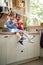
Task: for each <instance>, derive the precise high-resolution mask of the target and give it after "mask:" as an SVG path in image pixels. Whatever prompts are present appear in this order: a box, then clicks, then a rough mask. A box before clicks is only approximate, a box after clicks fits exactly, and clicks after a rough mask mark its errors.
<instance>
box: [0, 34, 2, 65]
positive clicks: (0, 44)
mask: <svg viewBox="0 0 43 65" xmlns="http://www.w3.org/2000/svg"><path fill="white" fill-rule="evenodd" d="M1 40H2V39H1V35H0V65H1V55H2V42H1Z"/></svg>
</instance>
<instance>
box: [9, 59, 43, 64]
mask: <svg viewBox="0 0 43 65" xmlns="http://www.w3.org/2000/svg"><path fill="white" fill-rule="evenodd" d="M9 65H16V64H9ZM18 65H43V59H39V60H35V61H32V62H28V63H23V64H18Z"/></svg>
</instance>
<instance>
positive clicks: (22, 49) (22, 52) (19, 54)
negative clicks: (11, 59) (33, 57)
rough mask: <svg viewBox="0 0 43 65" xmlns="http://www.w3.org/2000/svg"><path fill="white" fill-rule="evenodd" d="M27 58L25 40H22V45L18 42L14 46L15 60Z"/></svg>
mask: <svg viewBox="0 0 43 65" xmlns="http://www.w3.org/2000/svg"><path fill="white" fill-rule="evenodd" d="M25 59H27V41H26V40H25V41H23V45H21V44H20V43H18V45H17V48H16V61H21V60H25Z"/></svg>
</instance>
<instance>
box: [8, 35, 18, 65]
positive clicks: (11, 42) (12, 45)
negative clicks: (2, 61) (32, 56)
mask: <svg viewBox="0 0 43 65" xmlns="http://www.w3.org/2000/svg"><path fill="white" fill-rule="evenodd" d="M17 42H18V41H17V37H16V36H15V35H9V37H8V39H7V64H9V63H13V62H16V47H17V44H18V43H17Z"/></svg>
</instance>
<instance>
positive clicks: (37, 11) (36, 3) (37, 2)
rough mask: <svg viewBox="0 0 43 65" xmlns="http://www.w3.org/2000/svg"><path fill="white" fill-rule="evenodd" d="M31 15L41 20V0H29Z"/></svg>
mask: <svg viewBox="0 0 43 65" xmlns="http://www.w3.org/2000/svg"><path fill="white" fill-rule="evenodd" d="M30 9H31V16H32V17H33V18H34V17H36V18H37V19H38V20H40V21H41V22H42V21H43V0H30Z"/></svg>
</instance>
